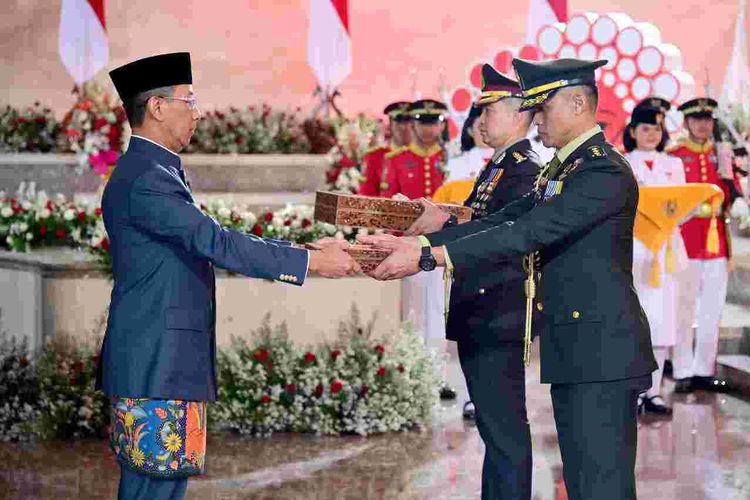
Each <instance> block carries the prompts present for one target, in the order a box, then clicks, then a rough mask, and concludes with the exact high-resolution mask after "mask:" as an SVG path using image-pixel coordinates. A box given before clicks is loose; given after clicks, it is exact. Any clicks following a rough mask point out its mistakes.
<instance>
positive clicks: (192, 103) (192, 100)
mask: <svg viewBox="0 0 750 500" xmlns="http://www.w3.org/2000/svg"><path fill="white" fill-rule="evenodd" d="M157 97H161V98H162V99H172V100H173V101H183V102H186V103H187V105H188V107H189V108H190V109H197V108H198V99H197V98H196V97H195V96H190V97H173V96H167V95H160V96H157Z"/></svg>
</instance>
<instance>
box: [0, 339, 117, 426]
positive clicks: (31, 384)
mask: <svg viewBox="0 0 750 500" xmlns="http://www.w3.org/2000/svg"><path fill="white" fill-rule="evenodd" d="M91 345H92V344H89V343H85V342H79V341H74V340H72V339H70V338H68V337H65V336H59V337H58V338H57V339H56V340H54V341H48V342H47V343H46V344H45V346H44V347H43V348H42V349H41V351H40V352H39V353H38V354H36V355H35V354H34V353H31V352H29V350H28V348H27V345H26V343H25V342H21V341H18V340H17V339H15V338H14V337H9V336H8V335H7V334H5V333H0V396H1V399H0V401H2V404H0V441H25V440H29V439H31V438H32V437H38V438H41V439H73V438H85V437H95V436H102V435H103V434H104V431H105V428H106V426H107V419H108V412H107V402H106V398H105V396H104V394H102V393H101V392H100V391H96V390H95V389H94V385H95V378H96V363H97V358H96V356H95V354H94V353H95V350H94V348H93V347H91Z"/></svg>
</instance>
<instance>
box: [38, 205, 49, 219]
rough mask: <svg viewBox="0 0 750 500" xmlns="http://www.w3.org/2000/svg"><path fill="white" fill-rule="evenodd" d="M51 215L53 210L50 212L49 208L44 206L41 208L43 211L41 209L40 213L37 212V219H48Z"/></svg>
mask: <svg viewBox="0 0 750 500" xmlns="http://www.w3.org/2000/svg"><path fill="white" fill-rule="evenodd" d="M50 215H52V212H50V211H49V209H48V208H43V209H42V210H41V211H40V212H39V213H38V214H37V219H46V218H48V217H49V216H50Z"/></svg>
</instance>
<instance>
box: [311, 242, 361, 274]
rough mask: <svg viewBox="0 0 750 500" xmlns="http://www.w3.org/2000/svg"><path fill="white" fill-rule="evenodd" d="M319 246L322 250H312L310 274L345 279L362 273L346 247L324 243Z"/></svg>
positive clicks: (336, 243)
mask: <svg viewBox="0 0 750 500" xmlns="http://www.w3.org/2000/svg"><path fill="white" fill-rule="evenodd" d="M318 243H320V242H318ZM344 243H346V242H344ZM319 246H320V247H321V250H310V264H309V271H310V272H312V273H316V274H319V275H321V276H323V277H324V278H343V277H344V276H351V275H355V274H359V273H361V272H362V270H361V269H360V267H359V264H357V262H356V261H355V260H354V259H352V257H351V256H350V255H349V254H348V253H346V252H345V251H344V248H345V246H344V245H342V244H340V243H338V242H335V243H334V242H324V243H323V244H322V245H319ZM346 246H348V243H346Z"/></svg>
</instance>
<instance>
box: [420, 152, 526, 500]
mask: <svg viewBox="0 0 750 500" xmlns="http://www.w3.org/2000/svg"><path fill="white" fill-rule="evenodd" d="M538 170H539V162H538V159H537V156H536V154H535V153H534V152H533V151H532V149H531V144H530V142H529V141H528V140H522V141H519V142H516V143H515V144H513V145H511V146H509V147H508V148H507V149H506V150H505V151H504V152H503V153H502V154H501V155H496V156H495V157H493V159H492V160H491V161H490V162H489V163H488V164H487V166H486V167H485V168H484V170H483V171H482V173H481V174H480V175H479V177H478V178H477V181H476V183H475V185H474V189H473V190H472V193H471V195H470V196H469V198H468V199H467V200H466V202H465V203H464V204H465V205H466V206H470V207H471V208H472V218H473V219H481V218H483V217H486V216H488V215H489V214H492V213H494V212H497V211H498V210H501V209H502V208H503V207H504V206H506V205H507V204H508V203H511V202H513V201H515V200H517V199H520V198H521V197H522V196H523V195H525V194H526V193H528V192H529V191H531V190H532V188H533V187H534V179H535V178H536V175H537V173H538ZM428 238H429V240H430V242H431V243H432V244H433V245H436V244H444V243H447V242H448V241H449V239H446V238H441V233H436V234H431V235H429V237H428ZM437 241H439V242H440V243H436V242H437ZM525 279H526V273H525V272H524V271H523V267H522V259H521V258H520V257H519V258H516V259H513V260H511V261H509V262H507V263H504V264H501V265H497V266H492V267H489V266H476V267H470V268H467V269H466V270H465V271H464V272H462V273H460V274H456V276H455V279H454V281H453V283H452V285H451V295H450V308H449V312H448V323H447V326H446V334H447V337H448V339H450V340H455V341H456V342H457V343H458V355H459V360H460V362H461V369H462V370H463V372H464V376H465V377H466V385H467V386H468V388H469V395H470V396H471V400H472V401H473V402H474V406H475V408H476V420H477V428H478V429H479V433H480V435H481V436H482V440H483V441H484V443H485V447H486V452H485V456H484V466H483V470H482V498H483V499H484V500H497V499H502V500H511V499H512V500H528V499H529V498H531V465H532V462H531V434H530V431H529V421H528V418H527V416H526V383H525V370H524V366H523V336H524V321H525V318H526V315H525V314H526V300H525V297H524V293H523V286H524V280H525Z"/></svg>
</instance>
